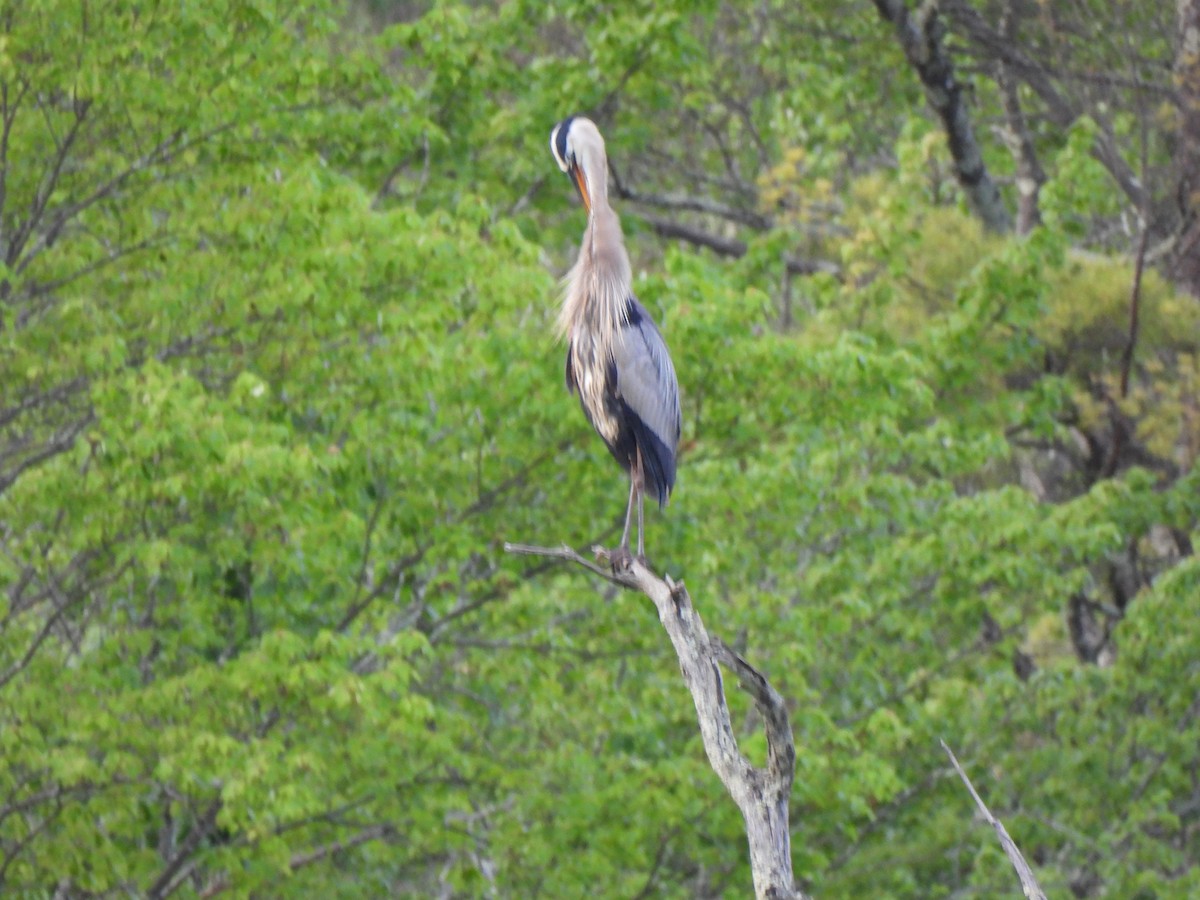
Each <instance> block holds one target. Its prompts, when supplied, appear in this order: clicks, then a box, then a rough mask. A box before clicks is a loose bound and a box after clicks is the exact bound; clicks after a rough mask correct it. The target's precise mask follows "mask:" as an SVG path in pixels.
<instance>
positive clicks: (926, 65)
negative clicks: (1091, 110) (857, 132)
mask: <svg viewBox="0 0 1200 900" xmlns="http://www.w3.org/2000/svg"><path fill="white" fill-rule="evenodd" d="M873 2H874V3H875V8H876V9H877V10H879V15H880V16H881V17H882V18H883V19H884V21H886V22H890V23H891V24H892V26H893V27H894V28H895V29H896V37H897V39H898V40H899V41H900V46H901V47H903V48H904V55H905V57H907V59H908V62H909V64H910V65H911V66H912V67H913V69H914V70H915V71H916V73H917V75H918V76H919V77H920V79H921V86H922V87H923V88H924V89H925V99H926V100H927V101H928V102H929V105H930V106H931V107H932V108H933V110H934V112H936V113H937V114H938V118H940V119H941V120H942V125H943V127H944V128H945V129H946V137H947V139H948V141H949V144H950V155H951V156H952V157H953V159H954V172H955V174H956V175H957V176H958V183H959V184H960V185H962V188H963V190H964V191H966V194H967V198H968V199H969V200H970V202H971V206H972V208H973V209H974V210H975V212H976V213H977V214H978V215H979V217H980V219H982V220H983V223H984V225H986V226H987V227H988V228H989V229H991V230H992V231H997V232H1005V231H1010V230H1012V216H1010V215H1009V212H1008V208H1007V207H1005V205H1004V200H1003V199H1002V198H1001V196H1000V191H999V189H998V188H997V187H996V183H995V182H994V181H992V178H991V176H990V175H989V174H988V170H987V166H985V165H984V162H983V154H982V153H981V152H980V149H979V142H978V141H977V140H976V139H975V130H974V129H973V128H972V126H971V119H970V117H969V116H968V115H967V105H966V98H965V97H964V95H963V86H962V85H961V84H959V82H958V79H957V78H956V77H955V75H954V66H953V65H952V64H951V61H950V55H949V54H948V53H947V52H946V47H945V42H944V38H945V36H946V27H945V25H943V24H942V20H941V17H940V16H939V15H938V13H937V5H936V3H933V2H926V3H924V4H922V5H921V6H920V7H919V8H918V9H917V11H916V12H915V13H913V14H911V15H910V14H909V12H908V8H907V7H906V6H905V3H904V0H873Z"/></svg>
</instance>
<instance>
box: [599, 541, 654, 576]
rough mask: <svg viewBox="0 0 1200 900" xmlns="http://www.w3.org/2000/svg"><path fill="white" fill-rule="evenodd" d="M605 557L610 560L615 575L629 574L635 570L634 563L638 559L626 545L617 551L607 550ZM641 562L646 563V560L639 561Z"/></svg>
mask: <svg viewBox="0 0 1200 900" xmlns="http://www.w3.org/2000/svg"><path fill="white" fill-rule="evenodd" d="M604 555H605V557H606V558H607V560H608V564H609V565H610V566H612V570H613V572H614V573H616V572H628V571H629V570H630V569H632V568H633V561H634V559H635V558H636V557H635V556H634V555H633V553H632V551H630V549H629V548H628V547H626V546H625V545H624V544H622V545H621V546H620V547H618V548H617V549H616V550H605V551H604ZM639 562H642V563H644V562H645V560H644V559H642V560H639Z"/></svg>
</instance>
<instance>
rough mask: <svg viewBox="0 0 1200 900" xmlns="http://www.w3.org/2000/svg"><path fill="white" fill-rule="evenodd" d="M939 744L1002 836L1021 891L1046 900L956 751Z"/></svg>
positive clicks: (987, 818) (1032, 898) (943, 743)
mask: <svg viewBox="0 0 1200 900" xmlns="http://www.w3.org/2000/svg"><path fill="white" fill-rule="evenodd" d="M938 743H940V744H941V745H942V749H943V750H945V751H946V755H947V756H949V757H950V764H951V765H952V766H954V771H955V772H957V773H958V777H959V778H961V779H962V783H963V784H965V785H966V786H967V790H968V791H970V792H971V796H972V797H973V798H975V806H976V807H977V808H978V809H979V814H980V815H982V816H983V818H984V821H986V822H987V823H988V824H989V825H991V826H992V827H993V828H994V829H996V834H998V835H999V836H1000V846H1001V847H1003V848H1004V855H1005V856H1007V857H1008V861H1009V862H1010V863H1012V867H1013V868H1014V869H1015V870H1016V872H1017V877H1018V878H1020V879H1021V890H1022V891H1023V892H1024V894H1025V896H1026V897H1027V898H1028V900H1046V895H1045V893H1044V892H1043V891H1042V889H1041V887H1040V886H1039V885H1038V882H1037V878H1036V877H1034V874H1033V870H1032V869H1031V868H1029V863H1027V862H1025V857H1024V856H1022V855H1021V851H1020V850H1019V849H1018V848H1017V845H1016V842H1015V841H1013V839H1012V838H1011V837H1009V836H1008V832H1007V831H1006V830H1005V828H1004V823H1002V822H1001V821H1000V820H999V819H997V818H996V817H995V816H993V815H992V811H991V810H990V809H988V808H987V805H986V804H985V803H984V802H983V800H982V799H980V796H979V794H978V793H976V792H975V786H974V785H973V784H971V779H970V778H968V777H967V773H966V772H964V771H963V767H962V766H960V765H959V764H958V759H957V758H956V757H955V755H954V751H953V750H951V749H950V747H949V745H947V744H946V742H945V741H939V742H938Z"/></svg>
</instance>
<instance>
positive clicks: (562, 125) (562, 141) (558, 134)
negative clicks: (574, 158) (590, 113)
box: [554, 116, 575, 163]
mask: <svg viewBox="0 0 1200 900" xmlns="http://www.w3.org/2000/svg"><path fill="white" fill-rule="evenodd" d="M574 121H575V117H574V116H567V117H566V118H565V119H563V120H562V121H561V122H559V123H558V127H557V128H556V129H555V134H554V149H555V150H557V151H558V158H559V159H561V160H562V161H563V163H569V162H570V160H568V159H567V132H568V131H570V130H571V123H572V122H574Z"/></svg>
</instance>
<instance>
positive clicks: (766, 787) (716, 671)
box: [504, 544, 804, 900]
mask: <svg viewBox="0 0 1200 900" xmlns="http://www.w3.org/2000/svg"><path fill="white" fill-rule="evenodd" d="M504 549H505V550H506V551H508V552H509V553H518V554H523V555H527V556H543V557H550V558H553V559H561V560H565V561H567V562H572V563H575V564H577V565H580V566H583V567H584V568H585V569H587V570H588V571H590V572H592V573H594V574H596V575H599V576H600V577H602V578H605V579H607V580H609V581H611V582H613V583H614V584H619V585H621V586H622V587H626V588H630V589H631V590H635V591H638V592H640V593H642V594H645V595H646V596H647V597H649V598H650V599H651V600H652V601H653V602H654V606H655V608H656V609H657V610H658V618H659V621H660V622H662V625H663V628H664V629H665V630H666V632H667V636H668V637H669V638H670V639H671V646H672V647H674V649H675V654H676V656H678V658H679V668H680V671H681V672H682V673H683V680H684V683H685V684H686V685H687V689H688V691H689V692H690V693H691V695H692V701H693V702H694V703H695V705H696V718H697V721H698V723H699V725H700V735H701V737H702V739H703V741H704V750H705V753H706V754H707V755H708V761H709V763H710V764H711V765H712V768H713V771H715V772H716V773H717V776H718V777H719V778H720V779H721V783H722V784H724V785H725V787H726V789H727V790H728V791H729V793H730V795H731V796H732V797H733V800H734V802H735V803H736V804H737V806H738V809H740V810H741V812H742V818H743V819H744V821H745V823H746V838H747V840H748V841H749V845H750V868H751V871H752V873H753V877H754V892H755V896H757V897H759V898H769V900H804V894H803V893H801V892H800V891H799V890H797V888H796V886H795V878H794V876H793V874H792V850H791V839H790V833H789V830H788V799H789V797H790V796H791V791H792V778H793V774H794V771H795V762H796V747H795V744H794V742H793V740H792V728H791V724H790V723H789V721H788V714H787V707H786V705H785V704H784V701H783V697H781V696H780V694H779V692H778V691H776V690H775V688H774V687H772V686H771V683H770V682H769V681H768V680H767V678H766V676H765V675H763V674H762V673H761V672H759V671H758V670H757V669H755V668H754V666H752V665H750V663H748V662H747V661H746V660H745V659H743V658H742V657H741V656H740V655H739V654H737V653H736V652H734V651H733V650H732V649H730V647H729V645H728V644H726V643H725V642H724V641H723V640H721V639H720V638H719V637H714V636H711V635H709V633H708V631H707V629H705V627H704V622H703V621H702V620H701V618H700V614H699V613H698V612H697V611H696V608H695V607H694V606H693V605H692V598H691V596H690V595H689V594H688V591H687V588H686V587H685V586H684V584H683V582H682V581H673V580H672V579H671V578H670V576H659V575H658V574H657V573H655V572H653V571H651V570H650V569H649V568H648V567H647V566H646V565H645V564H644V563H642V562H640V561H639V560H636V559H635V560H633V561H632V562H631V563H630V564H629V565H628V567H624V566H622V567H620V568H617V569H616V570H613V569H610V568H607V567H606V565H605V564H607V563H608V562H609V561H610V554H609V552H608V551H607V550H605V549H604V548H602V547H594V548H593V552H594V553H595V555H596V558H597V559H598V560H600V564H597V563H596V562H593V561H592V560H590V559H587V558H586V557H584V556H582V555H580V554H579V553H577V552H576V551H575V550H573V549H571V548H570V547H568V546H566V545H565V544H564V545H563V546H561V547H535V546H530V545H528V544H505V545H504ZM722 665H723V666H725V667H726V668H727V669H728V670H729V671H730V672H732V673H733V675H734V677H735V678H736V679H737V681H738V684H739V686H740V687H741V688H742V690H744V691H745V692H746V693H747V694H749V695H750V697H751V698H752V699H753V700H754V705H755V707H756V708H757V709H758V712H759V715H760V716H762V720H763V728H764V731H765V732H766V738H767V764H766V766H765V767H763V768H758V767H755V766H754V765H752V764H751V763H750V761H749V760H748V759H747V758H746V757H745V756H744V755H743V754H742V752H741V750H740V749H739V748H738V741H737V734H736V732H735V730H734V727H733V721H732V719H731V717H730V714H729V705H728V704H727V703H726V701H725V681H724V678H723V677H722V675H721V666H722Z"/></svg>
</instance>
